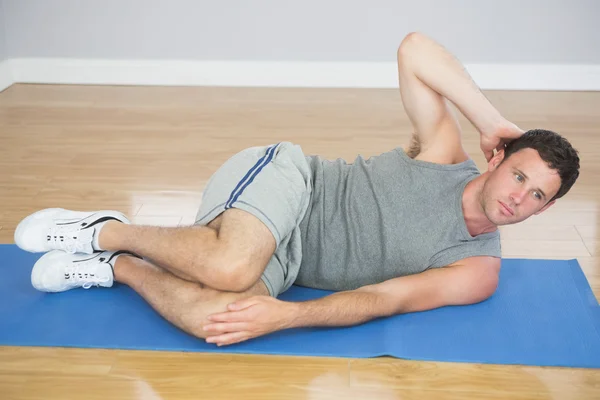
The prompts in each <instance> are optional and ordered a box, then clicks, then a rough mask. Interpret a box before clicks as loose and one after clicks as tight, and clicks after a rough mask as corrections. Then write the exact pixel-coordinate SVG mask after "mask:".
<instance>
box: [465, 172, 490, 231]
mask: <svg viewBox="0 0 600 400" xmlns="http://www.w3.org/2000/svg"><path fill="white" fill-rule="evenodd" d="M485 180H486V175H485V174H482V175H480V176H478V177H477V178H475V179H473V180H472V181H470V182H469V183H467V186H466V187H465V190H464V192H463V196H462V210H463V215H464V218H465V224H466V225H467V230H468V231H469V233H470V234H471V236H477V235H481V234H484V233H488V232H493V231H495V230H497V229H498V227H497V226H496V225H494V224H493V223H492V222H491V221H490V220H489V219H488V218H487V216H486V215H485V213H484V212H483V205H482V202H481V192H482V190H483V185H484V183H485Z"/></svg>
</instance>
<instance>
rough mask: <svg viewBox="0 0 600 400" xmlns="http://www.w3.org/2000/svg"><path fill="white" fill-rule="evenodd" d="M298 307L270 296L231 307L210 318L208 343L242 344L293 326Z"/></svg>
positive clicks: (251, 299)
mask: <svg viewBox="0 0 600 400" xmlns="http://www.w3.org/2000/svg"><path fill="white" fill-rule="evenodd" d="M294 304H295V303H288V302H284V301H281V300H277V299H275V298H273V297H269V296H254V297H250V298H248V299H244V300H240V301H237V302H235V303H232V304H229V305H228V306H227V311H225V312H222V313H218V314H212V315H209V316H208V320H209V321H211V323H209V324H207V325H205V326H204V330H205V331H206V332H208V336H207V338H206V342H207V343H216V344H217V345H218V346H221V345H228V344H233V343H238V342H242V341H244V340H248V339H251V338H255V337H257V336H262V335H266V334H268V333H271V332H275V331H278V330H281V329H286V328H288V327H289V322H290V321H291V319H292V318H293V315H294Z"/></svg>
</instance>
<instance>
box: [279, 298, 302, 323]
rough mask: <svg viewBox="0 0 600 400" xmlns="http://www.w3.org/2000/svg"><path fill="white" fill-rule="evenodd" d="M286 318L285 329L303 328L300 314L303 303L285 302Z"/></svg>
mask: <svg viewBox="0 0 600 400" xmlns="http://www.w3.org/2000/svg"><path fill="white" fill-rule="evenodd" d="M284 304H285V308H286V310H285V318H284V324H283V325H284V326H283V329H289V328H298V327H300V326H301V322H300V319H301V318H300V313H301V310H302V303H300V302H285V303H284Z"/></svg>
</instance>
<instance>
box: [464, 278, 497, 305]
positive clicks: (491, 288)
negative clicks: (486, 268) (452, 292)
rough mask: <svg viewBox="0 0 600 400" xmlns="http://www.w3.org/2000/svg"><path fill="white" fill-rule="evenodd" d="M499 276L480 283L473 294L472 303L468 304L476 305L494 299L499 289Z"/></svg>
mask: <svg viewBox="0 0 600 400" xmlns="http://www.w3.org/2000/svg"><path fill="white" fill-rule="evenodd" d="M498 283H499V280H498V275H492V276H490V277H488V278H487V279H485V280H482V281H481V282H478V284H477V287H476V289H475V290H474V291H473V292H472V296H470V297H471V298H470V299H469V300H470V301H468V302H467V304H469V303H470V304H476V303H480V302H482V301H485V300H487V299H489V298H490V297H492V296H493V295H494V293H496V290H497V289H498Z"/></svg>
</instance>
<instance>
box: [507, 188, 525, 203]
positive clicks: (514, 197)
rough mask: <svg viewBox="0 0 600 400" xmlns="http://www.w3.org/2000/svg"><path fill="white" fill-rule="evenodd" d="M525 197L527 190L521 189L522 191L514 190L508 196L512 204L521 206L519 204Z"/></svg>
mask: <svg viewBox="0 0 600 400" xmlns="http://www.w3.org/2000/svg"><path fill="white" fill-rule="evenodd" d="M526 195H527V190H526V189H522V190H515V191H513V192H512V193H511V194H510V196H509V197H510V199H511V201H512V202H513V203H515V204H521V202H522V201H523V198H524V197H525V196H526Z"/></svg>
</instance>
